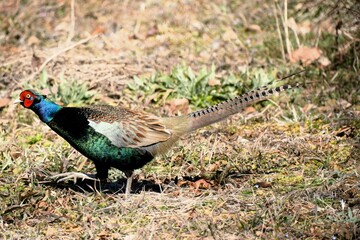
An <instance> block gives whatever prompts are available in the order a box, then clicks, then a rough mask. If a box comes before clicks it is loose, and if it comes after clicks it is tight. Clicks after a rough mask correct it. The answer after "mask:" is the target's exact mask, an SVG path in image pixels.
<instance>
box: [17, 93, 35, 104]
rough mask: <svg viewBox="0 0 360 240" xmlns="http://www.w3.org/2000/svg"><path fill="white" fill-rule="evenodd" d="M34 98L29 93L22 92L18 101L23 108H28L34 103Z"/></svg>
mask: <svg viewBox="0 0 360 240" xmlns="http://www.w3.org/2000/svg"><path fill="white" fill-rule="evenodd" d="M35 98H36V96H35V94H34V93H32V92H30V91H27V90H25V91H23V92H21V93H20V101H22V102H23V105H24V107H26V108H29V107H31V105H32V104H33V103H34V100H35Z"/></svg>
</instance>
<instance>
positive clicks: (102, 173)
mask: <svg viewBox="0 0 360 240" xmlns="http://www.w3.org/2000/svg"><path fill="white" fill-rule="evenodd" d="M94 164H95V168H96V177H97V178H98V179H99V180H100V181H106V179H107V178H108V175H109V168H110V167H109V166H108V165H107V164H104V163H101V162H95V161H94Z"/></svg>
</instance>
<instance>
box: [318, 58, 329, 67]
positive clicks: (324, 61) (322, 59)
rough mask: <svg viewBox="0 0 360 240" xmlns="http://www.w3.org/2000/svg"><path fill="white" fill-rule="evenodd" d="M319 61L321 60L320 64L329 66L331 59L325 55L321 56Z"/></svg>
mask: <svg viewBox="0 0 360 240" xmlns="http://www.w3.org/2000/svg"><path fill="white" fill-rule="evenodd" d="M318 62H319V63H320V65H321V66H323V67H327V66H329V65H330V63H331V62H330V60H329V59H328V58H327V57H325V56H321V57H320V58H319V60H318Z"/></svg>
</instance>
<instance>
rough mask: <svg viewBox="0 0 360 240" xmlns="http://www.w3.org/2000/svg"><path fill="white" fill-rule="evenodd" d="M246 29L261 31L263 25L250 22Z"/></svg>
mask: <svg viewBox="0 0 360 240" xmlns="http://www.w3.org/2000/svg"><path fill="white" fill-rule="evenodd" d="M245 30H246V31H250V32H261V27H260V26H259V25H257V24H250V25H248V26H246V28H245Z"/></svg>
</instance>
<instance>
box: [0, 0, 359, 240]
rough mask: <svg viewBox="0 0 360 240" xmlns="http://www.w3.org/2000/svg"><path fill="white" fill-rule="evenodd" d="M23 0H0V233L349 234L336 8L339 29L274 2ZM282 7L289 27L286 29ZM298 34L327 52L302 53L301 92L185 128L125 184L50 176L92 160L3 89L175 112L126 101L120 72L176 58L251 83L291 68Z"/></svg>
mask: <svg viewBox="0 0 360 240" xmlns="http://www.w3.org/2000/svg"><path fill="white" fill-rule="evenodd" d="M25 2H26V1H25ZM25 2H24V1H13V4H11V3H9V4H7V3H0V4H1V8H0V11H1V14H2V15H1V21H0V27H1V30H2V31H1V35H0V43H1V55H0V59H1V64H0V73H1V74H0V115H1V118H0V200H1V201H0V214H1V216H0V229H1V231H0V238H2V239H73V238H82V239H128V240H129V239H284V238H286V239H357V238H359V234H360V230H359V229H360V226H359V225H360V222H359V219H360V201H359V199H360V190H359V189H360V187H359V182H360V181H359V170H360V169H359V156H360V144H359V142H360V141H359V139H360V132H359V129H360V121H359V119H360V99H359V92H360V89H359V84H358V82H359V79H358V75H359V70H358V69H359V56H358V53H359V51H358V50H359V48H360V47H359V46H360V43H359V39H358V36H356V29H357V31H358V28H356V26H354V24H346V23H348V22H347V19H346V18H342V19H341V20H342V21H343V22H344V26H346V27H348V28H345V29H340V30H338V31H336V28H335V26H336V22H331V19H332V18H329V14H325V13H326V12H327V11H326V9H325V10H323V11H320V13H318V12H316V11H315V10H314V6H313V5H311V4H310V3H304V5H301V6H299V5H297V4H294V3H292V2H289V3H288V7H287V10H284V9H285V8H284V5H283V3H284V2H283V1H280V2H279V4H278V5H276V4H275V5H274V3H273V2H271V1H269V2H267V1H265V2H261V3H260V2H251V3H250V1H220V0H219V1H165V0H159V1H123V2H118V1H116V2H112V1H104V2H103V3H100V2H99V1H95V0H92V1H79V0H78V1H45V0H44V1H42V0H36V1H28V2H26V3H25ZM70 2H72V3H73V4H74V5H73V6H74V7H73V8H72V7H71V6H72V5H71V3H70ZM341 2H344V1H341ZM348 2H350V3H349V4H351V1H348ZM298 4H299V3H298ZM309 4H310V6H311V8H310V7H308V6H309ZM329 5H331V6H333V5H332V4H329ZM274 9H275V10H274ZM306 9H308V10H309V11H306ZM340 12H343V11H340ZM273 13H276V14H277V18H275V16H274V15H273ZM286 15H287V17H288V18H291V17H293V18H294V19H295V20H296V22H297V24H298V27H299V28H297V29H287V30H286V28H284V22H285V20H284V16H286ZM340 17H343V16H340ZM309 22H310V23H309ZM74 23H75V24H74ZM312 23H314V24H312ZM351 23H352V20H351ZM308 24H310V25H308ZM74 26H75V27H74ZM304 29H305V30H306V31H308V32H306V33H305V34H302V33H300V32H301V31H302V30H304ZM354 29H355V30H354ZM285 30H286V31H287V32H286V33H285ZM305 30H304V31H305ZM357 33H358V32H357ZM280 39H281V40H282V42H283V44H281V43H280ZM298 43H301V44H302V45H307V46H315V47H318V48H320V49H321V50H322V52H323V56H326V57H327V58H328V59H329V61H330V62H331V64H330V65H326V66H325V64H324V62H321V61H314V62H312V64H310V65H309V66H307V67H306V68H307V72H306V74H304V75H303V76H296V77H295V78H296V79H295V80H294V81H298V82H301V83H302V84H303V89H302V90H301V91H296V92H292V93H289V96H280V97H276V98H273V99H272V101H271V102H272V103H263V104H258V105H257V106H255V108H249V109H247V111H246V112H245V113H244V114H242V115H237V116H234V117H232V118H231V119H229V120H226V121H224V122H222V123H219V124H216V125H214V126H213V127H207V128H204V129H201V130H199V131H197V132H195V133H192V134H191V135H189V136H186V137H184V139H182V141H181V142H179V144H178V145H177V146H175V147H174V148H173V149H171V150H170V151H169V152H168V153H167V154H166V155H164V156H161V157H158V158H157V159H155V160H154V161H152V162H151V163H149V164H148V165H146V166H145V167H144V168H143V169H142V170H141V171H138V172H137V176H136V180H137V182H136V183H135V186H134V189H133V190H134V191H135V192H136V194H133V195H131V196H130V197H129V198H125V197H124V196H123V194H122V193H121V191H122V190H121V189H122V187H123V183H124V179H123V178H122V177H121V176H122V175H120V172H119V171H115V170H112V171H111V174H110V180H111V183H109V184H108V185H106V186H103V187H104V189H98V188H96V187H95V189H94V186H88V185H87V184H88V182H80V183H79V182H78V183H77V184H74V183H72V182H71V181H70V182H66V183H56V182H54V181H53V180H50V178H49V176H50V175H52V174H55V173H59V172H68V171H80V172H86V173H93V172H94V166H93V165H92V164H91V163H90V162H89V161H86V159H85V158H84V157H83V156H81V155H80V154H79V153H77V152H76V151H74V150H73V149H72V148H71V147H70V146H69V145H68V144H67V143H66V142H64V141H63V140H62V139H60V138H59V137H58V136H57V135H56V134H55V133H54V132H52V131H50V130H49V128H48V127H47V126H45V125H44V124H42V123H41V122H40V120H39V119H38V118H37V116H34V114H33V113H31V112H30V111H26V110H25V109H21V108H20V107H17V106H15V105H13V104H11V103H9V104H7V103H6V102H7V101H8V100H9V99H11V100H13V99H16V98H17V96H18V94H19V92H20V90H21V89H22V88H24V87H32V88H37V89H40V90H42V91H43V92H45V93H47V94H49V95H50V96H49V97H52V98H54V99H56V100H57V101H61V102H65V100H68V99H73V98H72V97H73V96H68V95H66V94H65V93H59V91H58V90H59V89H73V90H72V91H70V93H72V92H76V93H77V94H78V95H76V96H77V97H76V99H77V100H78V101H76V103H75V104H79V103H81V104H93V103H108V104H123V105H125V106H130V107H132V108H137V109H141V110H143V109H145V110H149V111H152V112H155V113H165V114H171V112H169V110H168V109H167V108H165V107H163V106H159V105H161V104H159V103H157V105H156V108H155V110H154V105H153V102H152V101H146V99H148V98H150V97H154V96H148V95H146V93H145V96H141V97H140V99H139V100H138V101H134V99H135V98H134V97H131V96H137V93H136V92H133V91H131V90H130V89H129V88H127V84H128V83H129V82H131V81H132V80H133V77H134V76H138V77H140V78H145V79H146V78H148V77H150V76H151V75H152V74H154V73H157V72H162V74H164V75H166V74H167V73H170V71H171V69H172V68H173V67H174V66H177V65H179V64H184V65H185V66H190V67H191V68H192V69H194V71H195V72H196V71H199V70H200V69H202V68H203V67H208V68H210V67H211V66H212V64H214V65H215V66H216V76H215V78H216V79H224V78H225V77H227V76H232V75H233V76H235V77H238V78H239V81H241V80H244V81H250V83H251V80H252V77H254V76H257V75H259V76H263V75H265V76H273V75H275V74H277V73H281V74H282V75H285V74H287V73H289V72H294V71H296V70H297V69H299V68H302V66H300V64H298V63H290V62H288V60H287V54H288V53H289V51H290V52H291V51H292V50H293V49H295V48H297V47H298ZM33 51H34V52H33ZM33 53H35V55H36V56H37V57H34V56H33ZM46 60H48V63H47V64H46V65H45V64H44V65H42V64H43V63H44V62H45V61H46ZM42 69H45V70H46V72H43V71H41V70H42ZM249 69H251V71H249ZM263 69H265V70H263ZM274 69H275V70H274ZM240 73H241V74H240ZM250 73H251V74H250ZM246 74H248V78H246V77H244V76H246ZM81 83H84V86H83V85H81ZM248 85H251V84H247V85H246V86H248ZM83 87H85V88H86V89H87V90H88V91H87V93H86V94H89V93H91V94H89V95H86V94H85V93H83ZM74 89H75V90H74ZM229 91H230V90H229ZM231 93H232V92H231ZM85 95H86V96H85ZM139 101H140V102H139ZM71 102H73V103H74V100H72V101H71ZM3 103H5V104H3ZM192 107H193V106H192ZM119 178H120V179H119Z"/></svg>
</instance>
